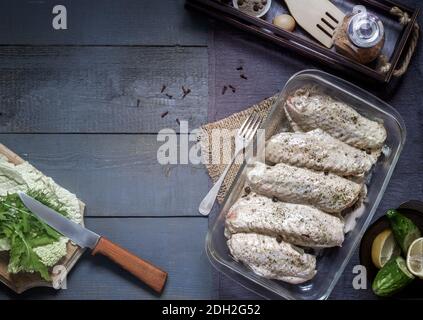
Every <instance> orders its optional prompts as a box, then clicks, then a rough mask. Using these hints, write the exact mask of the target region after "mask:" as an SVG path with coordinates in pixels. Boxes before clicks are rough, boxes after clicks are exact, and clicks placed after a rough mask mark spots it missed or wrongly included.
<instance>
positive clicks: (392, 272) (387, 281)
mask: <svg viewBox="0 0 423 320" xmlns="http://www.w3.org/2000/svg"><path fill="white" fill-rule="evenodd" d="M413 279H414V276H413V275H412V274H411V273H410V272H409V271H408V269H407V265H406V263H405V260H404V258H403V257H395V258H392V259H391V260H389V261H388V262H387V263H386V264H385V265H384V266H383V268H382V269H380V270H379V272H378V273H377V275H376V278H375V280H374V281H373V285H372V289H373V292H374V293H375V294H376V295H378V296H381V297H387V296H390V295H393V294H394V293H397V292H398V291H400V290H402V289H403V288H405V287H406V286H407V285H408V284H409V283H411V282H412V281H413Z"/></svg>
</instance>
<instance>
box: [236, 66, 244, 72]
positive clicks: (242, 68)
mask: <svg viewBox="0 0 423 320" xmlns="http://www.w3.org/2000/svg"><path fill="white" fill-rule="evenodd" d="M236 69H237V70H238V71H241V70H244V67H243V66H239V67H238V68H236Z"/></svg>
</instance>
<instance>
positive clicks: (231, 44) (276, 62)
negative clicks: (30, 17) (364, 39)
mask: <svg viewBox="0 0 423 320" xmlns="http://www.w3.org/2000/svg"><path fill="white" fill-rule="evenodd" d="M404 3H405V4H408V5H410V6H417V5H418V2H417V1H413V0H407V1H404ZM419 23H420V24H423V17H420V18H419ZM215 24H216V26H215V28H214V29H213V30H214V37H213V39H212V44H213V48H214V50H213V56H212V58H211V59H212V60H211V63H210V65H209V68H210V70H214V71H213V74H214V75H215V80H214V81H213V82H211V83H210V85H211V86H212V89H211V91H210V92H214V100H215V103H210V105H209V119H210V121H214V120H217V119H221V118H224V117H226V116H228V115H230V114H232V113H234V112H237V111H240V110H243V109H245V108H246V107H247V106H249V105H251V104H254V103H257V102H258V101H260V100H262V99H263V98H265V97H267V96H270V95H273V94H274V93H276V92H278V91H280V90H281V89H282V87H283V86H284V84H285V82H286V81H287V80H288V79H289V78H290V77H291V76H292V75H293V74H294V73H295V72H297V71H300V70H303V69H307V68H310V67H318V68H321V66H318V65H316V64H313V63H311V62H309V61H305V60H302V59H299V58H298V57H296V56H295V55H293V54H291V53H290V52H283V51H281V50H280V49H278V48H276V47H274V46H272V45H267V44H265V43H264V42H262V41H258V40H257V39H255V38H253V37H251V36H249V35H245V34H243V33H240V32H239V31H236V30H232V29H230V28H229V27H226V26H225V25H223V24H220V23H215ZM422 47H423V43H422V41H420V43H419V45H418V50H417V52H416V54H415V55H414V57H413V60H412V62H411V65H410V67H409V71H408V73H407V74H406V75H405V76H404V77H403V78H402V79H401V80H399V81H395V82H393V83H392V84H391V85H390V86H377V85H371V84H370V85H369V84H366V85H364V84H363V83H362V82H357V81H355V80H354V79H351V78H346V77H345V76H343V77H344V78H345V79H346V80H349V81H353V82H355V83H356V84H357V85H359V86H361V87H363V88H364V89H367V90H370V91H372V92H373V93H375V94H377V95H378V96H380V97H381V98H383V99H384V100H385V101H387V102H388V103H389V104H391V105H392V106H393V107H395V108H396V109H397V110H398V111H399V112H400V114H401V116H402V117H403V118H404V121H405V124H406V127H407V142H406V145H405V147H404V150H403V152H402V155H401V157H400V159H399V162H398V164H397V167H396V170H395V171H394V174H393V176H392V178H391V182H390V184H389V185H388V188H387V190H386V192H385V195H384V197H383V199H382V201H381V203H380V205H379V209H378V210H377V212H376V214H375V217H374V219H373V220H376V219H377V218H378V217H380V216H382V215H384V214H385V212H386V210H387V209H389V208H395V207H397V206H399V205H400V204H401V203H403V202H405V201H407V200H410V199H418V200H423V198H422V195H423V175H422V173H421V172H422V169H423V111H422V108H421V103H420V100H421V97H422V96H423V78H422V77H421V75H422V74H423V56H422V54H423V53H422V52H423V51H422V49H423V48H422ZM213 61H215V63H212V62H213ZM239 66H243V69H244V70H242V71H238V70H236V68H237V67H239ZM212 67H213V69H212ZM324 70H325V71H328V70H327V69H326V68H324ZM210 72H212V71H210ZM330 72H331V73H334V72H333V71H330ZM240 73H244V74H245V75H246V76H247V77H248V80H245V79H242V78H240ZM335 75H338V76H340V74H339V73H335ZM227 84H233V85H234V86H235V87H236V88H237V90H236V93H232V92H231V91H230V90H227V91H226V93H225V94H224V95H222V94H221V92H222V87H223V85H227ZM212 90H213V91H212ZM210 101H211V102H212V101H213V100H212V98H210ZM217 211H218V210H216V212H217ZM212 218H213V217H212ZM357 264H359V258H358V248H357V250H356V252H355V253H354V255H353V257H352V258H351V261H350V262H349V264H348V265H347V267H346V268H345V271H344V273H343V275H342V276H341V278H340V280H339V282H338V284H337V285H336V286H335V289H334V290H333V292H332V294H331V296H330V297H329V299H377V297H375V296H374V295H373V293H372V292H371V289H370V284H369V285H368V288H367V290H355V289H354V288H353V286H352V281H353V278H354V276H356V275H355V274H353V268H354V266H355V265H357ZM218 279H219V280H218V285H219V298H222V299H260V298H261V297H260V296H259V295H257V294H255V293H253V292H251V291H249V290H247V289H245V288H243V287H242V286H241V285H239V284H237V283H236V282H234V281H232V280H231V279H229V278H228V277H226V276H225V275H222V274H219V276H218Z"/></svg>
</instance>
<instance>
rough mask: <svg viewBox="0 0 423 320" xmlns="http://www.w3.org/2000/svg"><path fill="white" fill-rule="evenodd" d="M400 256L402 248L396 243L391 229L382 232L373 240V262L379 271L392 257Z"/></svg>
mask: <svg viewBox="0 0 423 320" xmlns="http://www.w3.org/2000/svg"><path fill="white" fill-rule="evenodd" d="M400 254H401V248H400V247H399V246H398V245H397V243H396V242H395V238H394V234H393V233H392V231H391V229H386V230H384V231H382V232H381V233H379V234H378V235H377V236H376V238H375V239H374V240H373V244H372V261H373V264H374V265H375V266H376V267H377V268H378V269H381V268H382V267H383V266H384V265H385V263H387V262H388V261H389V260H390V259H391V258H392V257H395V256H399V255H400Z"/></svg>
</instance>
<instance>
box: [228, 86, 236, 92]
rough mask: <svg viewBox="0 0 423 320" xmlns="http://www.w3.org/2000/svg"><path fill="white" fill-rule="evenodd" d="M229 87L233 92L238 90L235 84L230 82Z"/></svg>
mask: <svg viewBox="0 0 423 320" xmlns="http://www.w3.org/2000/svg"><path fill="white" fill-rule="evenodd" d="M228 87H229V88H230V89H231V90H232V92H233V93H235V92H236V88H235V87H234V86H233V85H231V84H230V85H229V86H228Z"/></svg>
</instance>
